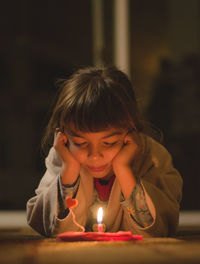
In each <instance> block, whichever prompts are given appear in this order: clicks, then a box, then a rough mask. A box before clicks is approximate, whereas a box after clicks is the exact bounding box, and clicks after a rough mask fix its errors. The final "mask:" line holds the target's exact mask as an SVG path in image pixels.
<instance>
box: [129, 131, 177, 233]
mask: <svg viewBox="0 0 200 264" xmlns="http://www.w3.org/2000/svg"><path fill="white" fill-rule="evenodd" d="M141 140H142V142H143V144H142V145H143V148H142V149H141V152H140V153H139V155H138V157H137V158H136V160H135V161H134V165H133V171H134V174H135V175H136V177H137V178H138V179H139V181H140V182H141V186H142V188H143V191H144V195H145V200H146V203H147V206H148V209H149V211H150V214H151V216H152V218H153V221H152V223H151V224H150V225H148V226H145V227H141V226H140V225H139V224H138V223H137V222H136V221H133V218H132V217H131V213H130V212H129V211H128V209H127V208H125V209H124V216H125V218H126V222H128V223H129V228H130V229H131V230H133V232H135V233H138V234H142V235H144V236H145V237H152V236H153V237H154V236H155V237H156V236H158V237H161V236H171V235H174V234H175V233H176V229H177V226H178V221H179V208H180V202H181V198H182V177H181V175H180V174H179V172H178V171H177V170H176V169H175V168H174V166H173V163H172V158H171V155H170V154H169V152H168V151H167V150H166V149H165V148H164V147H163V146H162V145H161V144H159V143H158V142H156V141H155V140H153V139H152V138H150V137H147V136H143V137H142V138H141Z"/></svg>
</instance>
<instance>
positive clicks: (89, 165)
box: [67, 128, 127, 179]
mask: <svg viewBox="0 0 200 264" xmlns="http://www.w3.org/2000/svg"><path fill="white" fill-rule="evenodd" d="M126 134H127V131H125V130H120V129H115V128H110V129H108V130H105V131H101V132H89V133H88V132H87V133H86V132H80V131H76V130H74V129H73V130H70V131H68V132H67V138H68V147H69V150H70V152H71V153H72V154H73V156H74V157H75V158H76V159H77V160H78V161H79V163H80V165H81V167H83V168H84V169H85V170H86V171H87V172H88V173H89V174H90V175H91V176H92V177H94V178H104V179H109V178H110V177H111V176H112V175H113V169H112V160H113V158H114V157H115V156H116V155H117V153H118V152H119V151H120V149H121V148H122V146H123V144H124V138H125V136H126Z"/></svg>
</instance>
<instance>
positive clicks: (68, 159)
mask: <svg viewBox="0 0 200 264" xmlns="http://www.w3.org/2000/svg"><path fill="white" fill-rule="evenodd" d="M66 144H67V136H66V135H65V134H64V133H62V132H60V131H59V129H56V132H55V134H54V143H53V147H54V148H55V150H56V151H57V152H58V154H59V156H60V157H61V159H62V171H61V181H62V183H63V184H73V183H74V182H75V181H76V179H77V177H78V175H79V172H80V163H79V162H78V161H77V160H76V159H75V158H74V156H73V155H72V154H71V152H70V150H69V149H68V147H67V146H66Z"/></svg>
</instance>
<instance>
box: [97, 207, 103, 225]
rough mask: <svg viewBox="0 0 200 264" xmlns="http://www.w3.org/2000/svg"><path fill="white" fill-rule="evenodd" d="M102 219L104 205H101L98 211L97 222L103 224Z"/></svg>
mask: <svg viewBox="0 0 200 264" xmlns="http://www.w3.org/2000/svg"><path fill="white" fill-rule="evenodd" d="M102 220H103V209H102V207H100V208H99V210H98V213H97V223H99V224H101V223H102Z"/></svg>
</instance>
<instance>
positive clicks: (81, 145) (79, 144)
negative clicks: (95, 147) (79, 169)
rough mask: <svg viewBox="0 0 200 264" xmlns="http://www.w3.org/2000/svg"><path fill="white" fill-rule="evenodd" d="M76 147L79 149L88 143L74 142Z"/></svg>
mask: <svg viewBox="0 0 200 264" xmlns="http://www.w3.org/2000/svg"><path fill="white" fill-rule="evenodd" d="M73 143H74V145H75V146H77V147H84V146H86V145H87V142H83V143H76V142H73Z"/></svg>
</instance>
